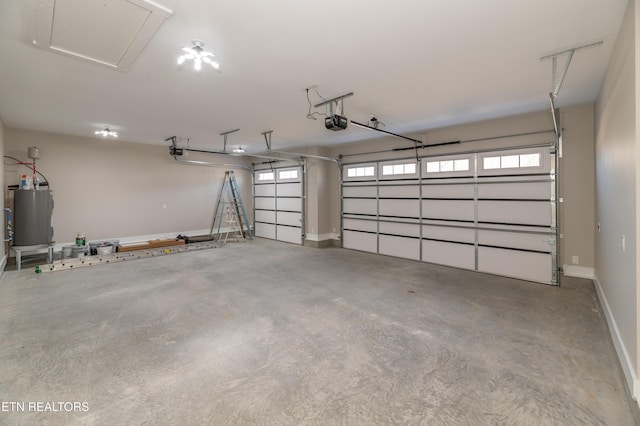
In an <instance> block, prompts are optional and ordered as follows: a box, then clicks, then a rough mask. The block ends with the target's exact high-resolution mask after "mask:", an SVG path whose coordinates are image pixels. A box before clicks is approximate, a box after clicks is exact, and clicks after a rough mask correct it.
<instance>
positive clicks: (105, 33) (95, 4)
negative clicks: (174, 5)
mask: <svg viewBox="0 0 640 426" xmlns="http://www.w3.org/2000/svg"><path fill="white" fill-rule="evenodd" d="M35 6H36V10H35V31H34V38H33V44H34V45H36V46H37V47H40V48H43V49H46V50H51V51H53V52H55V53H59V54H63V55H66V56H70V57H73V58H76V59H80V60H83V61H87V62H92V63H94V64H99V65H102V66H106V67H108V68H111V69H116V70H118V71H123V72H126V71H128V70H129V68H130V67H131V65H132V64H133V62H134V61H135V59H136V58H137V57H138V55H139V54H140V53H141V52H142V50H143V49H144V47H145V46H146V45H147V43H148V42H149V41H150V40H151V37H153V34H154V33H155V32H156V31H157V29H158V28H159V27H160V25H162V23H163V22H164V21H165V19H168V18H169V17H170V16H171V14H172V13H173V12H172V11H170V10H169V9H166V8H164V7H162V6H159V5H157V4H155V3H153V2H151V1H147V0H36V5H35Z"/></svg>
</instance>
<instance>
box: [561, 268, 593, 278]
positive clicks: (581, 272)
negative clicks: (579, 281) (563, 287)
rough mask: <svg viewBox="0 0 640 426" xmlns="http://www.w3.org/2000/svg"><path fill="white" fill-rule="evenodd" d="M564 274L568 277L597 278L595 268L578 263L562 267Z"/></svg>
mask: <svg viewBox="0 0 640 426" xmlns="http://www.w3.org/2000/svg"><path fill="white" fill-rule="evenodd" d="M562 271H563V275H565V276H567V277H576V278H587V279H589V280H594V279H595V278H596V272H595V270H594V269H593V268H588V267H586V266H578V265H564V266H563V267H562Z"/></svg>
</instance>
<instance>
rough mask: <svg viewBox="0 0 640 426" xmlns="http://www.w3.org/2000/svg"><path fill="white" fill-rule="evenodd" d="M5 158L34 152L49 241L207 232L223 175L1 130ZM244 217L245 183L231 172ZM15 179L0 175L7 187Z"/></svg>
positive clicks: (12, 174) (166, 159) (159, 150)
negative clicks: (47, 200) (49, 197)
mask: <svg viewBox="0 0 640 426" xmlns="http://www.w3.org/2000/svg"><path fill="white" fill-rule="evenodd" d="M5 142H6V147H5V152H6V153H7V154H8V155H11V156H14V157H16V158H19V159H22V160H26V159H27V148H28V147H29V146H33V145H36V146H38V147H39V148H40V150H41V157H42V158H41V159H40V160H39V161H38V164H37V165H38V170H40V171H42V173H44V174H45V176H46V177H47V178H48V179H49V180H50V183H51V189H52V190H53V197H54V204H55V206H54V211H53V219H52V222H53V227H54V239H55V240H56V241H57V242H59V243H63V242H70V241H74V239H75V235H76V233H77V232H79V231H82V232H85V233H86V235H87V238H88V239H89V240H98V239H106V238H116V237H120V238H121V237H133V236H145V235H156V234H177V233H181V232H188V231H195V230H203V229H207V230H208V229H209V227H210V226H211V219H212V217H213V209H214V206H215V202H216V200H217V197H218V194H219V190H220V186H221V184H222V181H223V177H224V172H225V170H227V169H228V168H225V167H220V168H218V167H203V166H193V165H185V164H179V163H177V162H175V161H174V160H173V158H171V157H170V156H169V149H168V146H151V145H143V144H135V143H123V142H119V141H117V140H101V139H94V138H82V137H73V136H65V135H59V134H52V133H42V132H34V131H26V130H19V129H11V128H7V129H6V130H5ZM187 159H192V160H193V159H197V160H204V161H211V162H214V161H218V162H224V163H240V162H243V163H244V160H243V159H239V158H236V157H226V156H225V157H217V156H212V155H202V156H201V157H200V158H198V157H196V156H193V155H191V153H190V156H189V157H187ZM235 173H236V176H237V178H238V183H239V185H240V188H241V190H242V196H243V200H244V202H245V204H247V203H248V204H247V212H248V214H250V215H251V212H252V209H251V205H250V203H251V175H250V174H249V172H245V171H242V170H236V172H235ZM18 174H19V171H18V169H17V167H16V166H10V167H7V168H6V173H5V176H6V179H7V184H15V183H17V180H18Z"/></svg>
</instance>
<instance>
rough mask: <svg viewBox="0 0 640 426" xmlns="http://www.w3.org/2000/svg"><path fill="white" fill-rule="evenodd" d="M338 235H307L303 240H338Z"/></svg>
mask: <svg viewBox="0 0 640 426" xmlns="http://www.w3.org/2000/svg"><path fill="white" fill-rule="evenodd" d="M339 239H340V236H339V234H334V233H328V234H307V235H305V240H309V241H326V240H339Z"/></svg>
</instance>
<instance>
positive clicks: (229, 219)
mask: <svg viewBox="0 0 640 426" xmlns="http://www.w3.org/2000/svg"><path fill="white" fill-rule="evenodd" d="M214 230H216V233H215V236H216V241H217V243H218V245H219V246H220V245H223V244H226V243H227V240H228V239H229V237H230V236H231V238H234V239H236V240H237V241H244V239H245V237H244V231H245V230H246V232H247V235H248V237H249V239H250V240H253V230H252V229H251V224H250V223H249V218H248V217H247V212H246V210H245V208H244V203H243V202H242V196H241V195H240V188H238V182H237V181H236V176H235V174H234V173H233V170H228V171H226V172H225V173H224V181H223V182H222V187H221V188H220V195H219V196H218V202H217V203H216V208H215V210H214V212H213V221H212V222H211V232H210V234H211V235H214Z"/></svg>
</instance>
